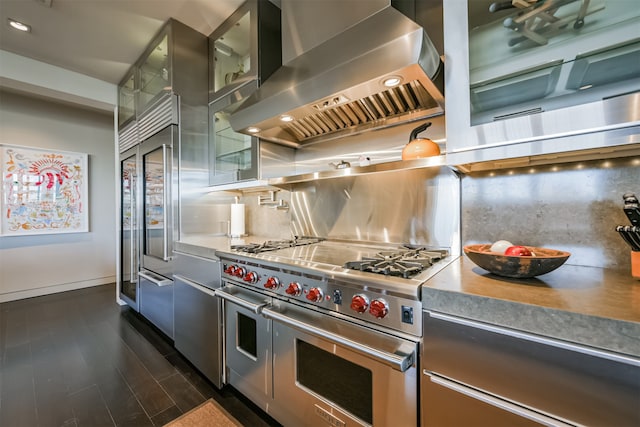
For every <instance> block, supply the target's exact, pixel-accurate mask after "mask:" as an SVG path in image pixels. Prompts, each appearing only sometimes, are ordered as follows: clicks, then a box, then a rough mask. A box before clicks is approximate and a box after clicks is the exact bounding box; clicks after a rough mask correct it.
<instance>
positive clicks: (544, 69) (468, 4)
mask: <svg viewBox="0 0 640 427" xmlns="http://www.w3.org/2000/svg"><path fill="white" fill-rule="evenodd" d="M444 23H445V56H446V57H447V59H449V62H450V64H451V66H450V69H449V70H448V73H449V75H448V79H447V80H448V83H447V87H446V88H445V90H446V92H447V121H448V122H450V123H448V126H447V147H448V150H451V151H454V152H455V151H456V150H466V149H472V148H474V147H476V146H492V145H499V144H505V143H513V142H516V143H520V142H523V141H527V140H535V139H543V138H549V137H566V136H570V135H576V134H580V133H586V132H593V131H600V130H610V129H612V128H624V127H630V126H635V125H638V123H639V121H638V120H639V119H638V117H637V115H638V113H637V112H636V113H635V114H636V116H635V117H634V116H633V115H631V116H630V115H629V110H630V109H631V108H630V106H632V105H633V104H634V103H637V102H638V101H639V100H640V32H639V31H638V29H639V28H640V8H639V7H638V4H637V1H636V0H591V1H590V0H545V1H536V0H508V1H493V0H445V2H444ZM465 64H468V67H465ZM636 110H637V109H636ZM450 113H451V114H450ZM451 119H453V120H451ZM449 124H450V126H449ZM556 149H558V150H559V151H562V150H563V148H561V147H556ZM552 150H553V149H552Z"/></svg>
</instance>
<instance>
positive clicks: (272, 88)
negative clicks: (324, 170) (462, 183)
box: [230, 1, 444, 148]
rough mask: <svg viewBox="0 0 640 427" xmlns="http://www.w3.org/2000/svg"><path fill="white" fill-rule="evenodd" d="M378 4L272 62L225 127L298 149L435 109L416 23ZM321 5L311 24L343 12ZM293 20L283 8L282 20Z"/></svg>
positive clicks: (429, 56)
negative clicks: (366, 13) (267, 73)
mask: <svg viewBox="0 0 640 427" xmlns="http://www.w3.org/2000/svg"><path fill="white" fill-rule="evenodd" d="M346 3H347V2H343V3H342V4H346ZM382 3H383V4H384V7H382V8H381V9H378V11H377V12H375V13H373V14H371V15H369V16H368V17H367V18H366V19H363V20H360V21H359V22H357V23H355V24H354V25H351V26H350V27H348V28H346V29H345V30H344V31H341V32H340V33H339V34H337V35H336V36H334V37H331V38H329V39H328V40H326V41H324V42H322V43H321V44H319V45H317V46H315V47H313V48H311V49H309V50H307V51H306V52H304V53H303V54H301V55H300V56H297V57H295V58H294V59H292V60H291V61H289V62H287V63H285V64H284V65H283V66H282V67H281V68H279V69H278V70H277V71H276V72H275V73H274V74H272V75H271V77H269V78H268V79H267V80H266V81H265V82H264V83H263V84H262V86H261V87H260V88H259V89H258V90H257V91H256V92H255V93H254V94H252V95H251V96H250V97H249V98H248V99H247V100H246V101H245V102H244V103H243V104H242V105H241V106H240V107H239V109H238V110H237V111H235V112H234V113H233V114H232V115H231V118H230V123H231V126H232V128H233V129H234V130H235V131H237V132H241V133H245V134H252V135H256V136H258V137H260V138H262V139H265V140H268V141H271V142H275V143H280V144H284V145H287V146H290V147H295V148H298V147H300V146H302V145H305V144H311V143H316V142H321V141H326V140H330V139H335V138H339V137H344V136H348V135H354V134H357V133H361V132H364V131H369V130H373V129H381V128H386V127H390V126H394V125H399V124H404V123H408V122H412V121H416V120H421V119H424V118H427V117H433V116H437V115H441V114H443V113H444V96H443V95H442V90H441V88H442V87H443V74H444V73H443V69H442V68H443V65H442V62H441V59H440V55H439V53H438V52H437V50H436V48H435V46H434V44H433V43H432V42H431V40H430V39H429V38H428V37H427V35H426V33H425V31H424V29H423V28H422V27H421V26H420V25H418V24H417V23H415V22H414V21H412V20H411V19H409V18H408V17H406V16H405V15H404V14H403V13H401V12H400V11H399V10H397V9H395V8H394V7H393V5H392V4H391V3H392V2H391V1H383V2H382ZM405 4H406V2H405ZM345 7H346V6H345ZM298 9H299V10H301V11H304V10H305V8H303V7H300V8H298ZM325 9H331V12H330V16H323V17H319V16H315V17H313V19H315V22H316V24H317V25H319V26H322V25H323V22H325V21H324V20H327V19H329V20H331V19H334V18H335V19H340V17H339V16H338V15H340V14H343V12H344V9H342V10H341V9H340V8H325ZM296 19H297V17H295V16H286V15H285V9H284V8H283V22H285V20H288V21H289V22H291V21H292V20H294V21H295V20H296ZM306 19H307V21H308V20H309V19H310V17H306ZM434 30H435V31H442V28H436V29H434Z"/></svg>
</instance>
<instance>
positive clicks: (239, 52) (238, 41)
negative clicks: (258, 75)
mask: <svg viewBox="0 0 640 427" xmlns="http://www.w3.org/2000/svg"><path fill="white" fill-rule="evenodd" d="M250 23H251V12H249V11H247V12H246V13H244V14H243V15H242V16H241V17H239V18H238V19H237V20H236V21H234V22H233V23H232V24H233V25H231V26H230V28H229V29H228V30H226V31H225V32H224V33H223V34H221V35H220V36H218V37H215V35H214V36H213V37H214V38H213V40H212V41H213V43H212V51H211V54H212V55H211V57H212V64H211V68H212V70H213V73H212V80H213V81H212V82H211V83H212V88H213V90H212V98H211V99H212V100H213V99H216V98H218V97H219V96H221V95H222V94H223V93H222V89H224V88H226V87H230V86H232V85H233V86H237V85H239V84H241V83H243V82H246V81H247V78H246V75H247V74H248V73H249V72H250V71H251V66H252V63H251V28H250ZM223 31H224V30H223ZM251 74H252V75H255V72H254V73H251ZM225 92H226V91H225Z"/></svg>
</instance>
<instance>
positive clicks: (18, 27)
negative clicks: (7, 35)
mask: <svg viewBox="0 0 640 427" xmlns="http://www.w3.org/2000/svg"><path fill="white" fill-rule="evenodd" d="M7 21H8V23H9V26H10V27H11V28H15V29H16V30H18V31H24V32H25V33H29V32H31V26H30V25H27V24H25V23H22V22H20V21H16V20H15V19H11V18H8V19H7Z"/></svg>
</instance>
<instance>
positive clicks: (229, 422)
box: [164, 399, 242, 427]
mask: <svg viewBox="0 0 640 427" xmlns="http://www.w3.org/2000/svg"><path fill="white" fill-rule="evenodd" d="M164 427H242V424H240V423H239V422H238V420H236V419H235V418H233V417H232V416H231V415H229V413H228V412H227V411H225V410H224V409H223V408H222V407H221V406H220V405H218V403H217V402H216V401H215V400H213V399H209V400H207V401H206V402H204V403H203V404H201V405H200V406H196V407H195V408H193V409H192V410H190V411H189V412H187V413H185V414H182V415H181V416H179V417H178V418H176V419H175V420H173V421H171V422H169V423H168V424H165V425H164Z"/></svg>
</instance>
